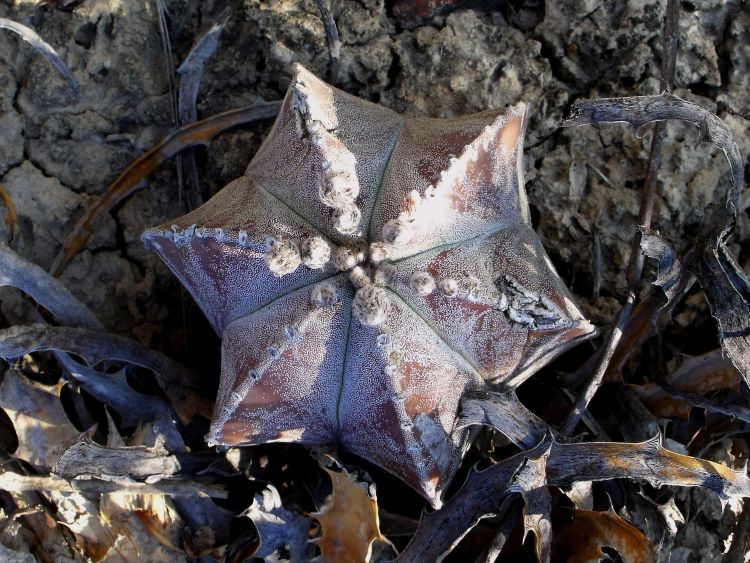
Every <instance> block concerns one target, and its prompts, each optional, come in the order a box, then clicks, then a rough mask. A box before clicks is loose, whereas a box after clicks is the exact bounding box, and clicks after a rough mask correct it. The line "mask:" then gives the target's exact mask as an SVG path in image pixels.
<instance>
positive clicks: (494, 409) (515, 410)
mask: <svg viewBox="0 0 750 563" xmlns="http://www.w3.org/2000/svg"><path fill="white" fill-rule="evenodd" d="M471 425H486V426H490V427H492V428H494V429H496V430H497V431H499V432H501V433H502V434H504V435H505V436H506V437H507V438H508V439H509V440H510V441H511V442H513V443H514V444H516V445H517V446H518V447H520V448H526V449H528V448H533V447H534V446H536V445H537V444H538V443H539V442H541V441H542V440H543V439H544V437H545V435H546V434H548V433H549V432H550V429H549V427H548V426H547V423H546V422H544V421H543V420H542V419H541V418H539V417H538V416H536V415H535V414H534V413H532V412H531V411H530V410H529V409H527V408H526V407H525V406H524V405H523V403H521V401H519V400H518V397H517V396H516V392H515V391H507V392H505V393H497V392H494V391H489V390H481V391H469V392H467V393H464V396H463V398H462V399H461V413H460V418H459V420H458V423H457V424H456V426H457V428H461V427H463V426H471Z"/></svg>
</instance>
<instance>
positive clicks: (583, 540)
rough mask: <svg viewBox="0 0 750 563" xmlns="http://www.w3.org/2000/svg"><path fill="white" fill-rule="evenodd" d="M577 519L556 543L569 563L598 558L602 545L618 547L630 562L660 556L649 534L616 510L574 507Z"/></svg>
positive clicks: (642, 562)
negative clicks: (593, 509) (644, 532)
mask: <svg viewBox="0 0 750 563" xmlns="http://www.w3.org/2000/svg"><path fill="white" fill-rule="evenodd" d="M572 512H573V521H572V522H571V523H570V524H568V525H567V526H566V527H565V528H563V529H562V530H561V531H560V532H559V534H557V537H556V541H555V544H556V547H557V548H558V549H559V550H561V551H563V552H564V553H561V554H560V555H561V556H562V557H564V559H565V561H567V562H568V563H585V562H587V561H598V560H600V559H601V558H602V557H603V556H604V555H605V553H604V552H603V551H602V547H611V548H614V549H616V550H617V553H619V554H620V557H622V559H623V561H625V562H626V563H648V562H650V561H655V560H656V550H655V549H654V546H653V545H651V542H649V541H648V538H647V537H646V536H645V535H643V533H642V532H641V531H640V530H638V528H636V527H635V526H633V525H632V524H630V523H628V522H626V521H625V520H623V519H622V518H620V516H618V514H617V513H616V512H614V511H611V512H593V511H590V510H573V511H572Z"/></svg>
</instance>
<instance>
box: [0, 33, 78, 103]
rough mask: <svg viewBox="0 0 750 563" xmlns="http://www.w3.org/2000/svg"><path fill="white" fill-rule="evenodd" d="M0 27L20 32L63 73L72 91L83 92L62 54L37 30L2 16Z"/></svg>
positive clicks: (22, 36) (25, 39)
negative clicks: (61, 56) (63, 60)
mask: <svg viewBox="0 0 750 563" xmlns="http://www.w3.org/2000/svg"><path fill="white" fill-rule="evenodd" d="M0 29H7V30H8V31H12V32H13V33H16V34H18V35H19V36H20V37H21V39H23V40H24V41H26V42H27V43H28V44H29V45H31V46H32V47H34V49H36V51H37V52H38V53H39V54H40V55H42V56H43V57H44V58H45V59H47V60H48V61H49V62H50V64H51V65H52V66H54V67H55V69H57V72H59V73H60V74H61V75H62V77H63V78H64V79H65V81H66V82H67V83H68V86H69V87H70V89H71V91H72V92H73V93H74V94H75V95H76V96H79V95H80V94H81V91H80V89H79V88H78V82H76V79H75V77H74V76H73V73H72V72H70V70H68V67H67V66H65V63H64V62H62V59H61V58H60V55H58V54H57V52H56V51H55V50H54V49H53V48H52V46H51V45H50V44H49V43H47V42H46V41H45V40H44V39H42V38H41V37H39V34H38V33H37V32H36V31H34V30H33V29H31V28H29V27H26V26H25V25H22V24H20V23H17V22H14V21H11V20H9V19H7V18H0Z"/></svg>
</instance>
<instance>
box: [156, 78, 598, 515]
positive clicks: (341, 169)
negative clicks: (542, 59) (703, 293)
mask: <svg viewBox="0 0 750 563" xmlns="http://www.w3.org/2000/svg"><path fill="white" fill-rule="evenodd" d="M526 120H527V110H526V106H525V105H523V104H518V105H517V106H515V107H510V108H506V109H504V110H500V111H488V112H484V113H480V114H476V115H470V116H466V117H461V118H457V119H426V118H425V119H412V118H406V117H403V116H401V115H399V114H397V113H394V112H393V111H391V110H389V109H386V108H384V107H381V106H378V105H375V104H372V103H369V102H366V101H364V100H361V99H359V98H356V97H354V96H351V95H349V94H347V93H345V92H342V91H340V90H338V89H336V88H333V87H331V86H329V85H328V84H326V83H324V82H322V81H321V80H319V79H318V78H316V77H315V76H314V75H312V74H311V73H310V72H308V71H307V70H305V69H304V68H302V67H301V66H297V67H296V68H295V72H294V77H293V79H292V83H291V85H290V86H289V90H288V92H287V94H286V97H285V99H284V103H283V106H282V109H281V112H280V114H279V116H278V118H277V119H276V123H275V124H274V126H273V129H272V130H271V132H270V134H269V136H268V138H267V139H266V140H265V142H264V143H263V145H262V146H261V148H260V150H259V151H258V153H257V154H256V156H255V158H254V159H253V160H252V162H250V164H249V166H248V167H247V170H246V172H245V175H244V176H242V177H240V178H238V179H236V180H234V181H233V182H232V183H230V184H229V185H228V186H226V187H225V188H224V189H223V190H221V191H220V192H219V193H218V194H217V195H216V196H215V197H214V198H213V199H211V200H210V201H209V202H208V203H206V204H205V205H203V206H202V207H200V208H199V209H197V210H195V211H193V212H191V213H188V214H187V215H185V216H183V217H180V218H178V219H176V220H174V221H173V222H170V223H168V224H166V225H162V226H159V227H155V228H153V229H150V230H148V231H147V232H146V233H145V234H144V238H145V239H146V240H147V241H148V242H149V243H150V244H151V245H152V246H153V248H155V249H156V251H157V252H158V253H159V255H160V256H161V257H162V258H163V259H164V261H165V262H166V263H167V264H168V265H169V267H170V268H171V269H172V271H173V272H174V274H175V275H176V276H177V277H178V278H179V279H180V281H181V282H182V283H183V284H184V285H185V287H187V288H188V290H190V293H191V294H192V295H193V297H194V298H195V300H196V301H197V302H198V304H199V305H200V307H201V308H202V309H203V311H204V313H205V314H206V316H207V317H208V319H209V321H210V322H211V324H212V325H213V327H214V329H215V330H216V332H217V333H218V334H219V335H221V337H222V365H221V383H220V389H219V395H218V397H217V401H216V408H215V412H214V417H213V422H212V425H211V431H210V433H209V435H208V441H209V443H211V444H227V445H233V446H242V445H252V444H261V443H266V442H301V443H304V444H311V445H312V444H314V445H332V446H336V447H340V448H343V449H345V450H347V451H350V452H352V453H354V454H357V455H359V456H361V457H363V458H365V459H367V460H369V461H371V462H373V463H376V464H378V465H380V466H381V467H383V468H385V469H386V470H388V471H390V472H391V473H393V474H394V475H396V476H398V477H400V478H401V479H403V480H404V481H405V482H406V483H408V484H409V485H411V486H412V487H413V488H414V489H416V490H417V491H418V492H420V493H421V494H422V495H423V496H424V497H425V498H427V499H428V500H429V501H430V503H431V504H432V505H433V506H436V507H437V506H440V504H441V496H442V494H443V492H444V490H445V488H446V487H447V485H448V483H449V482H450V479H451V477H452V476H453V474H454V473H455V471H456V469H457V467H458V465H459V464H460V462H461V458H462V455H463V453H464V451H465V449H466V447H467V445H468V442H469V438H470V436H469V433H468V431H467V430H466V429H457V428H456V420H457V416H458V410H459V401H460V399H461V397H462V395H463V394H464V393H465V392H466V391H467V390H473V389H477V388H481V387H486V386H488V385H489V386H495V387H500V388H505V389H507V388H513V387H516V386H518V385H519V384H520V383H521V382H523V381H525V380H526V379H527V378H528V377H530V376H531V375H532V374H533V373H534V372H535V371H537V370H538V369H539V368H540V367H541V366H542V365H544V364H545V363H546V362H548V361H549V360H550V359H551V358H552V357H554V356H556V355H557V354H559V353H560V352H562V351H563V350H565V349H567V348H569V347H570V346H572V345H573V344H575V343H577V342H579V341H581V340H583V339H585V338H588V337H590V336H591V335H592V334H593V332H594V327H593V326H592V325H591V324H590V323H589V322H588V321H586V320H585V319H584V318H583V317H582V315H581V313H580V311H579V309H578V308H577V307H576V305H575V304H574V303H573V301H572V299H571V296H570V294H569V292H568V291H567V290H566V288H565V286H564V285H563V283H562V281H561V280H560V278H559V276H558V275H557V273H556V272H555V270H554V268H553V266H552V264H551V262H550V260H549V258H548V257H547V255H546V254H545V252H544V249H543V248H542V245H541V243H540V241H539V239H538V237H537V236H536V234H535V232H534V231H533V229H532V228H531V226H530V222H529V210H528V205H527V202H526V194H525V192H524V188H523V175H522V172H523V169H522V163H523V155H522V150H523V134H524V130H525V127H526Z"/></svg>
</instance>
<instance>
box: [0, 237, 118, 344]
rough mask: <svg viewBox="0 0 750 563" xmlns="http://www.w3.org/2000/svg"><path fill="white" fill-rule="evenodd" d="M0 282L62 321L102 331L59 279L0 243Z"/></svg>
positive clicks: (84, 306)
mask: <svg viewBox="0 0 750 563" xmlns="http://www.w3.org/2000/svg"><path fill="white" fill-rule="evenodd" d="M3 285H10V286H13V287H16V288H18V289H20V290H21V291H23V292H24V293H27V294H28V295H30V296H31V297H32V299H34V301H36V302H37V303H39V304H40V305H41V306H42V307H44V308H45V309H47V310H48V311H49V312H50V313H52V314H53V315H54V316H55V318H56V319H57V320H58V321H59V322H60V323H62V324H65V325H68V326H77V327H86V328H90V329H93V330H104V327H103V326H102V324H101V323H100V322H99V319H97V318H96V315H94V313H93V312H91V310H90V309H89V308H88V307H86V305H84V304H83V303H81V302H80V301H79V300H78V299H76V297H74V296H73V294H72V293H71V292H70V291H68V289H67V288H66V287H65V286H64V285H63V284H62V283H60V281H58V280H56V279H55V278H53V277H52V276H50V275H49V274H48V273H47V272H45V271H44V270H43V269H42V268H40V267H39V266H37V265H36V264H33V263H32V262H29V261H28V260H25V259H23V258H21V257H20V256H19V255H18V254H16V253H15V252H14V251H13V250H11V249H10V248H9V247H8V246H7V245H5V244H2V243H0V286H3Z"/></svg>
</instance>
